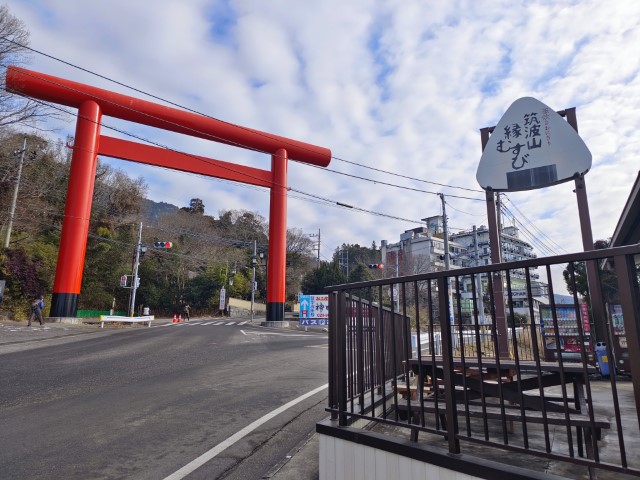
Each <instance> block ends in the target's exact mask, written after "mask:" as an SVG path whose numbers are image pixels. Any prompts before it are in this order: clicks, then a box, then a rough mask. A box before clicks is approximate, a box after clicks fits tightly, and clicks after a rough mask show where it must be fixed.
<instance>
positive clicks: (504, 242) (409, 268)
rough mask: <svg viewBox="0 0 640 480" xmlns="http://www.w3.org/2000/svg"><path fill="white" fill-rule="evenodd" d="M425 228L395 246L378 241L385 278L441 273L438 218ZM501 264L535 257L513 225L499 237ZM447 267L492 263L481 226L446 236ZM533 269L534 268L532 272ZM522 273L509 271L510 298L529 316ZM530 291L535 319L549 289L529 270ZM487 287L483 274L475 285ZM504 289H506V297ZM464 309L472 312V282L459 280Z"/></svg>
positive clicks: (516, 308)
mask: <svg viewBox="0 0 640 480" xmlns="http://www.w3.org/2000/svg"><path fill="white" fill-rule="evenodd" d="M422 221H424V222H425V223H426V224H427V226H426V227H417V228H413V229H411V230H406V231H405V232H404V233H402V234H401V235H400V241H399V242H397V243H388V242H387V241H386V240H382V242H381V253H382V262H383V263H384V265H385V276H386V277H389V276H396V275H397V276H402V275H415V274H420V273H427V272H433V271H439V270H444V253H445V250H444V234H443V223H444V222H443V219H442V216H441V215H438V216H434V217H428V218H424V219H422ZM500 240H501V247H502V252H501V253H502V261H503V262H513V261H518V260H528V259H533V258H536V255H535V253H533V247H532V246H531V244H529V243H528V242H526V241H524V240H522V239H521V238H520V237H519V232H518V229H517V228H516V227H514V226H509V227H505V228H503V230H502V233H501V235H500ZM449 254H450V268H451V269H458V268H462V267H474V266H481V265H489V264H490V263H491V248H490V245H489V230H488V228H487V227H486V226H484V225H481V226H480V227H479V228H477V229H476V228H475V226H474V228H473V229H471V230H466V231H462V232H459V233H456V234H453V235H450V236H449ZM532 270H533V269H532ZM525 274H526V272H525V270H524V269H518V270H511V271H510V280H511V295H512V300H513V307H514V311H515V312H517V313H523V314H526V315H527V316H528V315H529V305H528V301H527V288H526V278H525ZM529 276H530V280H531V290H532V297H533V302H534V312H535V316H536V318H537V313H538V306H539V304H541V303H543V304H546V303H548V299H547V295H548V288H547V285H546V284H543V283H541V282H539V275H538V274H537V273H535V272H533V271H531V270H530V272H529ZM487 287H488V283H487V278H486V275H483V276H482V277H481V279H480V282H478V283H477V284H476V290H482V291H486V290H487ZM506 295H507V289H506V288H505V296H506ZM459 296H460V300H461V302H463V308H465V309H466V308H467V307H468V309H469V310H470V309H471V298H472V288H471V280H470V278H469V279H462V283H461V285H460V292H459Z"/></svg>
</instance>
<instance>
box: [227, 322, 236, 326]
mask: <svg viewBox="0 0 640 480" xmlns="http://www.w3.org/2000/svg"><path fill="white" fill-rule="evenodd" d="M235 324H236V322H229V323H226V324H225V325H235Z"/></svg>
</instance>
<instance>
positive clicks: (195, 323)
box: [189, 322, 202, 325]
mask: <svg viewBox="0 0 640 480" xmlns="http://www.w3.org/2000/svg"><path fill="white" fill-rule="evenodd" d="M189 325H202V322H193V323H191V322H189Z"/></svg>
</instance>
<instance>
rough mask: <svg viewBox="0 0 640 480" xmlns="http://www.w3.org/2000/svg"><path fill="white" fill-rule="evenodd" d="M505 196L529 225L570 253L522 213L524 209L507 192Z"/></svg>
mask: <svg viewBox="0 0 640 480" xmlns="http://www.w3.org/2000/svg"><path fill="white" fill-rule="evenodd" d="M505 198H506V199H507V200H509V203H511V205H512V206H513V208H515V209H516V211H517V212H518V213H519V214H520V216H521V217H522V218H524V219H525V220H526V221H527V223H528V225H530V226H531V227H532V228H533V229H534V230H535V231H536V232H538V234H539V235H541V236H543V237H544V238H546V239H547V240H549V241H550V242H551V243H553V244H554V245H555V246H556V247H557V248H558V249H560V250H562V251H563V252H564V253H569V252H568V251H567V250H565V249H564V248H563V247H562V246H561V245H558V244H557V243H556V242H555V241H553V239H552V238H550V237H549V236H548V235H547V234H546V233H544V231H542V230H540V229H539V228H538V227H537V226H536V225H535V223H533V221H531V220H530V219H529V218H527V217H526V216H525V214H524V213H522V210H520V209H519V208H518V206H517V205H516V204H515V203H514V202H513V200H512V199H511V198H509V197H508V196H507V195H506V194H505Z"/></svg>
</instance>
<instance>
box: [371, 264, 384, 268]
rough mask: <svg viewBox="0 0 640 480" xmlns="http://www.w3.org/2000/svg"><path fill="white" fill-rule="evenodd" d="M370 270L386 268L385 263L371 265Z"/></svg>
mask: <svg viewBox="0 0 640 480" xmlns="http://www.w3.org/2000/svg"><path fill="white" fill-rule="evenodd" d="M369 268H384V264H383V263H370V264H369Z"/></svg>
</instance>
